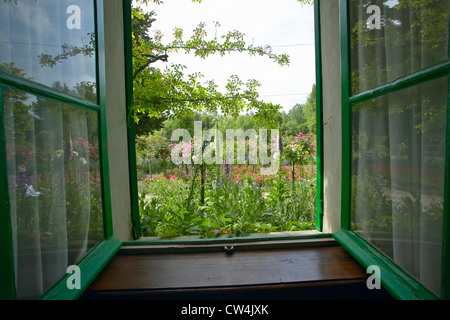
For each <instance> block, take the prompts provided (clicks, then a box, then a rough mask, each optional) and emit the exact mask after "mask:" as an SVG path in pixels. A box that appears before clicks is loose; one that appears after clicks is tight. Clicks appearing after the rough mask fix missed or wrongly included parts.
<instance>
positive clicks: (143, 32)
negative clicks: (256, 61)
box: [132, 1, 289, 129]
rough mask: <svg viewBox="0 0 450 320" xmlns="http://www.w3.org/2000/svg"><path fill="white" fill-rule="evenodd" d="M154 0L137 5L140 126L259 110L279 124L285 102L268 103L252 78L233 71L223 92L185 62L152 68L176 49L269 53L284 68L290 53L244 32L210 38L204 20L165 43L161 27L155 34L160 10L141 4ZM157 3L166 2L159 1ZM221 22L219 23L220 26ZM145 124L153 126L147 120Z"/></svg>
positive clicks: (263, 118)
mask: <svg viewBox="0 0 450 320" xmlns="http://www.w3.org/2000/svg"><path fill="white" fill-rule="evenodd" d="M148 2H149V1H136V2H135V3H134V6H133V8H132V19H133V24H132V27H133V30H132V31H133V69H134V72H133V76H134V109H133V110H132V116H134V118H135V121H136V123H137V126H138V127H139V125H140V124H139V121H140V119H141V118H143V117H144V118H145V117H146V116H147V120H148V119H158V118H159V117H161V116H169V115H170V116H178V115H182V114H185V113H188V114H189V113H190V114H192V113H198V112H207V113H213V114H216V113H218V112H221V113H222V114H225V115H231V116H234V117H237V116H238V115H239V114H240V113H242V112H250V111H253V112H254V120H255V121H257V122H259V123H260V124H264V125H270V124H273V123H274V122H275V119H276V116H277V115H278V113H279V110H280V109H281V106H279V105H274V104H272V103H269V102H264V101H262V100H261V99H260V97H259V94H258V92H257V90H258V88H259V87H260V85H261V84H260V83H259V82H258V81H257V80H254V79H250V80H248V81H246V82H244V81H243V80H241V79H239V77H238V76H236V75H233V76H231V77H230V78H229V79H228V83H227V85H226V86H225V92H222V91H220V90H219V88H218V86H217V85H216V84H215V82H214V80H208V81H205V80H204V79H203V77H204V76H203V75H202V74H201V73H199V72H196V73H192V74H185V69H186V67H185V66H183V65H180V64H176V65H171V66H167V67H166V68H165V69H164V70H162V69H159V68H156V67H152V64H153V63H155V62H157V61H164V62H167V59H168V57H169V56H170V54H172V53H179V52H184V53H185V54H194V55H195V56H196V57H198V58H201V59H205V58H207V57H209V56H211V55H217V54H219V55H220V56H224V55H226V54H229V53H231V52H239V53H245V54H248V55H250V56H256V55H259V56H267V57H268V58H269V59H271V60H273V61H274V62H276V63H278V64H279V65H281V66H284V65H288V64H289V57H288V56H287V55H286V54H280V55H279V54H276V53H274V52H273V51H272V48H271V47H270V46H268V45H262V46H254V45H253V44H247V43H246V41H245V39H244V36H245V35H244V34H243V33H241V32H239V31H236V30H234V31H229V32H226V33H225V34H224V35H222V36H221V37H217V36H216V37H214V38H211V37H208V34H207V31H206V24H205V23H200V24H199V25H198V26H197V27H196V28H195V29H194V30H193V32H192V34H191V36H190V37H188V38H186V37H185V36H184V30H182V29H180V28H175V30H174V32H173V36H174V40H173V41H171V42H168V43H164V41H163V38H164V36H163V35H162V34H161V33H160V32H158V31H156V32H155V33H154V34H153V35H152V36H150V34H149V29H150V28H151V24H152V22H153V21H154V20H155V12H154V11H151V12H144V11H143V9H142V8H141V7H140V5H142V4H148ZM153 2H155V3H157V4H159V3H160V1H153ZM219 26H220V24H218V23H217V24H216V28H218V27H219ZM145 126H146V127H147V128H150V129H151V128H152V127H151V126H149V125H148V121H146V123H145Z"/></svg>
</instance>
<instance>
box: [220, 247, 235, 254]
mask: <svg viewBox="0 0 450 320" xmlns="http://www.w3.org/2000/svg"><path fill="white" fill-rule="evenodd" d="M223 251H225V253H226V254H233V253H234V247H233V246H225V247H224V248H223Z"/></svg>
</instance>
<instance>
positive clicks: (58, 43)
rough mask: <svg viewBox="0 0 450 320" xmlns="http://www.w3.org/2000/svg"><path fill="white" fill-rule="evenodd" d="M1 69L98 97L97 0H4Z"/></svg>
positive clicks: (1, 4) (0, 26) (0, 21)
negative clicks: (96, 54) (95, 10)
mask: <svg viewBox="0 0 450 320" xmlns="http://www.w3.org/2000/svg"><path fill="white" fill-rule="evenodd" d="M0 30H1V31H0V70H2V71H5V72H9V73H12V74H15V75H18V76H21V77H24V78H27V79H32V80H33V81H36V82H38V83H41V84H44V85H46V86H49V87H53V88H55V89H58V90H61V91H64V92H66V93H70V94H73V95H76V96H78V97H81V98H83V99H88V100H91V101H96V60H95V20H94V6H93V1H92V0H70V1H68V0H63V1H61V0H58V1H55V0H39V1H36V0H19V1H9V0H8V1H1V2H0Z"/></svg>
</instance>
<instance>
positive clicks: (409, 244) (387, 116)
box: [352, 78, 448, 295]
mask: <svg viewBox="0 0 450 320" xmlns="http://www.w3.org/2000/svg"><path fill="white" fill-rule="evenodd" d="M447 97H448V81H447V78H442V79H437V80H433V81H429V82H426V83H423V84H421V85H417V86H414V87H411V88H408V89H404V90H401V91H398V92H395V93H392V94H389V95H386V96H382V97H379V98H377V99H375V100H374V101H368V102H364V103H360V104H358V105H355V106H354V107H353V175H352V218H353V221H352V224H353V226H352V227H353V229H354V230H355V231H356V232H357V233H358V234H360V235H361V236H362V237H363V238H365V239H367V240H368V241H369V242H371V243H372V244H374V245H375V246H376V247H378V248H379V249H380V250H382V251H383V252H384V253H385V254H387V255H388V256H389V257H391V258H392V259H393V260H394V261H395V262H396V263H397V264H398V265H400V266H401V267H403V268H404V269H405V270H407V271H408V272H410V273H411V274H412V275H413V276H415V277H416V278H417V279H419V280H420V281H421V282H422V283H424V284H425V285H426V286H427V287H428V288H429V289H430V290H432V291H433V292H434V293H436V294H437V295H439V294H440V283H441V281H440V277H441V272H440V271H441V245H442V223H443V220H442V217H443V203H444V176H445V172H444V171H445V154H446V150H445V145H446V141H445V140H446V139H445V136H446V126H447V123H446V112H447Z"/></svg>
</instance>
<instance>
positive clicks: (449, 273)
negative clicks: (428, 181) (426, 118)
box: [441, 41, 450, 300]
mask: <svg viewBox="0 0 450 320" xmlns="http://www.w3.org/2000/svg"><path fill="white" fill-rule="evenodd" d="M449 43H450V41H449ZM449 50H450V46H449ZM448 86H449V87H448V92H449V95H448V102H447V135H446V143H447V147H446V150H447V152H446V154H445V178H444V179H445V180H444V181H445V184H444V186H445V187H444V188H445V189H444V199H446V200H447V201H444V212H443V214H444V220H443V226H442V227H443V230H442V236H443V238H442V267H441V270H442V291H441V298H443V299H446V300H450V204H449V202H448V199H450V187H449V186H450V77H448Z"/></svg>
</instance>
